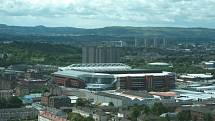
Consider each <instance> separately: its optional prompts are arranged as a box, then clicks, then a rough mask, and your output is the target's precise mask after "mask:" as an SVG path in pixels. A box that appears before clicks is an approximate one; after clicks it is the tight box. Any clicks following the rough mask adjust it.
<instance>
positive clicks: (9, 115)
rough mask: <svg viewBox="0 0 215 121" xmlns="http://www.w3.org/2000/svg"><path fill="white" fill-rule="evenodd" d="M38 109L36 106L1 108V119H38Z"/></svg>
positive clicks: (5, 120)
mask: <svg viewBox="0 0 215 121" xmlns="http://www.w3.org/2000/svg"><path fill="white" fill-rule="evenodd" d="M37 116H38V111H37V110H36V109H34V108H11V109H0V121H8V120H16V121H17V120H24V119H28V120H30V119H36V118H37Z"/></svg>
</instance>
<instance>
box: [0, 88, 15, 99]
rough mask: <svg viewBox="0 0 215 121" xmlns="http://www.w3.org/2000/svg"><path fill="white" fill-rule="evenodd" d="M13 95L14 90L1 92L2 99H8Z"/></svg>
mask: <svg viewBox="0 0 215 121" xmlns="http://www.w3.org/2000/svg"><path fill="white" fill-rule="evenodd" d="M12 94H13V90H0V99H1V98H4V99H8V98H10V97H12Z"/></svg>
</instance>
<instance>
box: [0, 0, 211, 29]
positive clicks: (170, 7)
mask: <svg viewBox="0 0 215 121" xmlns="http://www.w3.org/2000/svg"><path fill="white" fill-rule="evenodd" d="M0 3H1V4H0V22H1V23H8V24H18V25H25V24H27V25H39V24H44V25H48V26H78V27H101V26H111V25H125V26H126V25H130V26H201V27H215V25H214V26H211V24H212V23H213V21H214V20H215V12H213V9H214V8H215V0H150V1H149V0H0ZM23 20H25V21H26V22H25V23H22V22H23Z"/></svg>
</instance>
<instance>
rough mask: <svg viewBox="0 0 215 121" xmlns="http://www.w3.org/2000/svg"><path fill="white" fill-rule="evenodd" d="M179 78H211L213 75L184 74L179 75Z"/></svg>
mask: <svg viewBox="0 0 215 121" xmlns="http://www.w3.org/2000/svg"><path fill="white" fill-rule="evenodd" d="M180 77H181V78H189V79H194V78H212V77H213V75H209V74H186V75H181V76H180Z"/></svg>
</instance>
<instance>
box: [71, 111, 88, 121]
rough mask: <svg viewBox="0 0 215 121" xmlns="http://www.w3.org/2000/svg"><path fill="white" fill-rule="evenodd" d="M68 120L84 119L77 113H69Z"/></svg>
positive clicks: (81, 120)
mask: <svg viewBox="0 0 215 121" xmlns="http://www.w3.org/2000/svg"><path fill="white" fill-rule="evenodd" d="M68 119H69V120H70V121H84V119H85V118H84V117H83V116H82V115H81V114H79V113H72V112H70V113H69V114H68Z"/></svg>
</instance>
